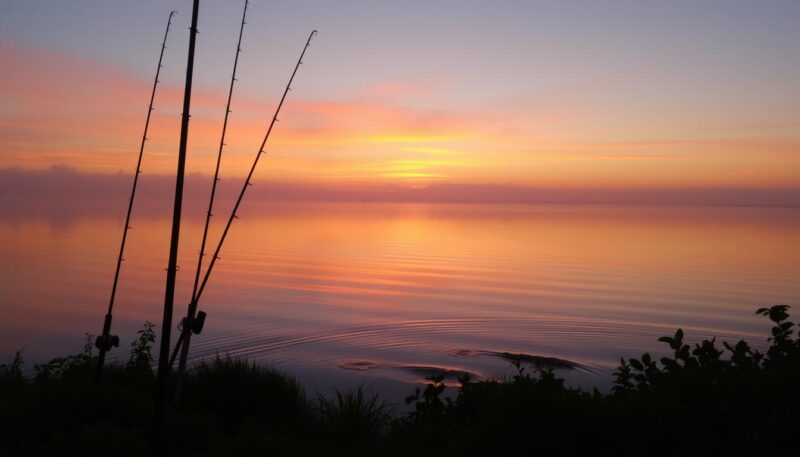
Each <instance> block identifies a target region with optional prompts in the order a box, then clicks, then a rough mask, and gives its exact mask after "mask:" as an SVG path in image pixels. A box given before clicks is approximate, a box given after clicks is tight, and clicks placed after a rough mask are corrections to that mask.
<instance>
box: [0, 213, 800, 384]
mask: <svg viewBox="0 0 800 457" xmlns="http://www.w3.org/2000/svg"><path fill="white" fill-rule="evenodd" d="M52 204H53V203H51V204H50V205H51V206H52ZM17 205H18V206H17V207H16V208H24V209H21V210H19V211H16V212H15V211H14V210H13V208H14V207H13V206H9V204H8V202H6V203H4V207H5V208H6V209H9V208H10V210H8V211H5V212H4V216H3V217H2V218H0V240H2V242H1V243H0V258H2V262H0V269H2V270H0V297H2V304H1V305H0V306H2V315H3V319H2V320H0V356H2V357H4V358H5V359H8V358H9V357H10V356H11V354H12V352H13V351H14V350H16V349H18V348H20V347H23V346H24V347H25V348H26V349H25V355H26V358H27V359H28V360H29V361H36V360H41V359H42V358H45V357H49V356H54V355H61V354H64V353H65V352H74V351H77V350H79V348H80V346H81V339H80V336H81V335H82V333H83V332H97V331H99V329H100V325H101V323H102V322H101V319H102V315H103V313H104V307H105V305H106V300H107V294H108V292H109V288H110V286H111V279H112V274H113V270H112V268H113V264H114V260H115V252H116V249H117V246H118V241H119V240H118V237H119V235H120V229H121V226H120V225H121V222H122V221H121V218H122V214H120V213H119V211H113V210H112V209H111V208H112V206H113V205H110V204H109V205H106V204H100V203H96V204H95V203H91V204H90V203H86V202H82V203H78V202H69V203H64V204H62V205H61V206H60V207H59V208H61V209H60V210H59V211H60V212H59V211H55V212H53V211H50V210H48V209H47V208H44V209H42V208H39V209H38V210H37V209H35V208H32V207H31V205H27V206H25V205H21V204H19V203H17ZM70 208H80V210H75V211H71V210H70ZM51 209H52V208H51ZM137 211H139V213H138V214H136V213H135V214H134V230H133V231H132V232H131V235H130V238H129V251H128V254H127V255H126V262H125V264H124V269H123V273H122V277H121V282H120V289H119V293H118V301H117V307H118V308H117V312H116V313H115V314H116V315H115V326H116V328H117V329H118V330H119V334H120V335H121V337H122V338H123V340H124V341H128V342H129V341H131V339H132V336H133V334H134V333H135V331H136V329H137V328H138V327H139V326H140V325H141V323H142V322H143V321H144V320H151V321H158V320H159V319H160V307H161V305H162V301H163V287H164V275H165V272H164V266H165V264H166V255H167V249H168V246H167V243H168V232H169V221H168V219H167V213H168V208H160V207H151V206H148V205H142V207H141V208H137ZM217 212H218V214H224V213H225V209H224V208H220V209H219V210H218V211H217ZM201 213H202V205H196V207H194V206H192V205H189V207H188V208H187V216H188V217H187V220H186V222H185V223H184V228H185V230H184V233H183V235H182V240H181V258H180V265H182V266H183V267H184V269H183V270H181V271H180V272H179V285H178V290H179V294H178V297H177V300H176V303H178V304H180V303H184V304H185V303H186V302H187V301H188V295H189V292H190V286H191V284H190V281H191V279H192V272H191V271H190V268H191V266H192V265H193V264H194V256H195V255H196V252H197V249H198V244H199V235H200V229H201V223H202V220H201V218H200V215H201ZM53 214H55V216H52V215H53ZM240 214H241V219H240V220H238V221H237V222H236V223H235V225H234V227H233V232H232V233H231V236H230V238H229V242H228V244H227V245H226V247H225V248H224V250H223V252H222V261H221V262H220V263H219V264H218V269H217V270H215V273H214V276H212V279H211V282H210V284H209V287H208V289H207V292H206V295H205V296H204V300H205V301H204V303H202V304H201V309H203V310H205V311H207V312H208V313H209V320H208V322H207V326H206V331H205V332H204V333H203V334H202V335H201V336H200V337H198V338H196V339H195V341H194V343H193V344H194V346H193V356H195V357H208V356H213V355H215V354H216V353H217V352H219V353H230V354H232V355H243V356H248V357H252V358H255V359H258V360H262V361H267V362H270V363H273V364H276V365H278V366H279V367H281V368H283V369H286V370H287V371H289V372H292V373H294V374H296V375H297V376H300V377H301V378H302V379H303V380H304V381H306V382H307V383H309V384H310V385H311V386H313V388H318V389H321V390H324V389H327V388H329V387H330V386H331V385H335V384H337V383H345V384H352V383H353V382H358V381H360V380H366V381H368V382H379V383H383V382H401V383H402V382H416V381H418V380H419V379H420V378H421V376H420V374H421V373H422V372H421V371H420V370H422V368H419V367H423V368H428V369H430V370H433V371H435V370H445V372H448V373H451V372H457V371H459V370H461V371H469V372H471V373H474V374H475V375H476V376H483V377H488V376H496V375H501V374H503V373H507V371H506V370H507V367H508V361H507V360H505V359H503V357H454V356H453V355H452V350H453V348H459V349H469V350H471V351H475V352H476V353H481V354H491V353H495V354H503V353H517V354H529V355H531V356H536V357H556V358H558V359H562V360H565V361H569V362H570V363H575V364H580V366H586V367H589V368H591V370H565V373H564V375H565V376H567V377H568V379H571V380H572V381H573V382H576V383H580V384H591V385H601V386H603V385H605V384H606V383H607V379H606V378H605V375H603V374H598V373H605V372H607V371H608V370H609V369H610V368H611V367H612V366H613V365H614V364H615V363H616V361H617V360H618V357H619V356H621V355H632V354H639V353H641V351H644V350H650V351H655V352H658V351H659V350H660V347H659V345H658V344H657V343H656V342H655V339H656V338H657V337H658V336H661V335H663V334H666V333H671V331H672V330H674V328H675V327H677V326H682V327H683V328H684V329H685V330H687V333H688V336H689V338H690V339H700V338H703V337H707V336H710V335H717V336H720V337H724V338H728V339H733V338H739V337H749V338H755V341H757V340H758V339H760V338H762V336H761V335H763V334H764V332H765V330H766V327H767V325H766V324H765V323H764V322H762V320H760V319H756V318H754V317H753V315H752V313H753V311H754V310H755V309H756V308H757V307H760V306H769V305H773V304H778V303H785V304H790V305H791V304H796V303H797V297H798V296H799V294H798V292H800V285H798V284H800V283H798V279H799V278H798V275H797V270H798V266H800V230H798V229H800V210H798V209H792V208H677V207H618V206H577V205H572V206H570V205H435V204H433V205H411V204H408V205H406V204H386V205H380V204H345V203H329V204H311V203H308V204H297V203H292V204H281V203H270V204H261V205H258V204H250V205H245V208H244V210H243V211H241V213H240ZM51 216H52V217H51ZM217 222H220V221H217ZM219 228H220V227H216V230H215V229H212V233H211V239H216V238H218V236H219V231H218V230H219ZM181 309H183V308H182V306H181V307H180V308H179V309H178V310H177V311H180V310H181ZM176 314H180V312H177V313H176ZM123 346H125V343H123ZM448 351H451V352H448ZM124 352H125V351H124V350H116V351H115V353H116V356H117V357H123V356H124ZM354 361H355V362H359V361H370V362H371V363H374V364H376V365H377V366H380V367H382V368H380V369H357V370H355V369H343V368H353V367H358V368H363V366H362V365H359V364H358V363H356V364H355V365H353V363H354ZM387 367H388V369H387ZM399 367H417V368H415V369H402V368H399ZM430 370H429V371H430ZM570 371H572V372H570ZM387 380H388V381H387ZM406 393H407V391H406Z"/></svg>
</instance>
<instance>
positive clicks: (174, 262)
mask: <svg viewBox="0 0 800 457" xmlns="http://www.w3.org/2000/svg"><path fill="white" fill-rule="evenodd" d="M199 9H200V0H194V1H193V4H192V25H191V26H190V27H189V56H188V59H187V63H186V85H185V87H184V90H183V114H182V115H181V138H180V144H179V147H178V170H177V174H176V177H175V203H174V206H173V212H172V235H171V238H170V245H169V261H168V264H167V285H166V290H165V293H164V318H163V320H162V322H161V347H160V351H159V358H158V378H157V380H156V392H155V407H154V411H153V413H154V414H153V416H154V417H153V445H154V448H155V449H158V447H159V446H160V444H161V426H162V421H163V412H164V395H165V393H166V387H167V378H168V377H169V369H170V365H169V363H168V362H169V360H168V359H169V346H170V341H169V340H170V331H171V330H172V307H173V304H174V301H175V278H176V276H177V272H178V241H179V238H180V232H181V207H182V204H183V178H184V174H185V171H186V144H187V141H188V138H189V116H190V114H189V113H190V105H191V100H192V74H193V72H194V49H195V43H196V41H197V15H198V10H199Z"/></svg>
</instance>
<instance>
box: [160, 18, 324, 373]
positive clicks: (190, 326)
mask: <svg viewBox="0 0 800 457" xmlns="http://www.w3.org/2000/svg"><path fill="white" fill-rule="evenodd" d="M316 34H317V31H316V30H314V31H312V32H311V34H310V35H309V36H308V41H306V45H305V47H303V52H301V53H300V58H299V59H297V64H296V65H295V66H294V71H292V76H291V77H289V82H288V83H287V84H286V89H284V91H283V95H282V96H281V100H280V102H278V107H277V108H276V109H275V114H274V115H273V116H272V121H271V122H270V124H269V128H268V129H267V133H266V134H265V135H264V140H263V141H262V142H261V147H259V149H258V153H257V154H256V157H255V159H254V160H253V165H252V166H251V167H250V172H249V173H248V174H247V178H246V179H245V180H244V184H243V185H242V189H241V191H239V197H238V198H237V199H236V204H234V206H233V210H232V211H231V214H230V217H228V222H227V223H226V224H225V229H224V230H223V231H222V236H221V237H220V239H219V243H217V247H216V249H215V250H214V254H213V256H212V257H211V261H210V262H209V264H208V268H207V269H206V274H205V276H204V277H203V281H202V282H201V283H200V287H199V289H198V290H197V294H195V296H194V298H193V299H192V301H191V303H189V309H188V312H187V314H186V315H187V316H193V315H194V314H195V313H196V312H197V304H198V303H199V301H200V297H201V296H202V295H203V291H204V290H205V288H206V284H208V278H209V277H210V276H211V271H212V270H213V269H214V265H216V263H217V260H219V258H220V257H219V253H220V251H221V250H222V245H223V244H224V243H225V238H227V236H228V232H229V231H230V228H231V224H233V220H234V219H238V216H237V215H236V211H238V209H239V205H240V204H241V203H242V199H243V198H244V194H245V192H247V188H248V187H250V186H252V183H251V182H250V180H251V179H252V178H253V172H255V170H256V166H257V165H258V161H259V159H261V156H262V155H263V154H264V153H265V152H266V151H264V147H265V146H266V144H267V140H268V139H269V136H270V134H271V133H272V129H273V127H275V123H276V122H278V115H279V114H280V112H281V107H282V106H283V102H284V101H285V100H286V95H287V94H288V93H289V91H290V90H291V86H292V81H294V77H295V75H296V74H297V69H298V68H300V65H301V64H302V63H303V57H304V56H305V54H306V50H308V47H309V45H311V39H312V38H313V37H314V35H316ZM203 316H204V315H203ZM199 326H200V327H202V323H201V324H200V325H199ZM195 330H198V328H197V326H195V323H194V322H192V321H191V320H187V321H186V322H185V323H184V325H183V326H182V331H181V334H180V336H179V337H178V341H177V342H176V343H175V349H174V350H173V352H172V357H171V358H170V361H169V366H172V364H173V363H175V357H176V356H177V354H178V351H179V350H182V351H186V352H187V354H188V351H189V339H188V338H187V336H188V334H189V333H190V332H195ZM195 333H199V331H196V332H195ZM182 347H183V348H185V349H181V348H182Z"/></svg>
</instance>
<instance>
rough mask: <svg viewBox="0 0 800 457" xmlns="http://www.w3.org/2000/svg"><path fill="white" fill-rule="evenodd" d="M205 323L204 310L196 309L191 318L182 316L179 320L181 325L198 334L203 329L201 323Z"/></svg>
mask: <svg viewBox="0 0 800 457" xmlns="http://www.w3.org/2000/svg"><path fill="white" fill-rule="evenodd" d="M205 323H206V313H205V311H198V312H197V315H196V316H195V317H193V318H189V317H184V318H183V321H182V322H181V327H182V328H184V329H187V330H189V331H191V332H192V333H194V334H195V335H199V334H200V332H202V331H203V325H205Z"/></svg>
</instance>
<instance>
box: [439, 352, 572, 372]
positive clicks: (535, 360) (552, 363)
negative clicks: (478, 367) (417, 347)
mask: <svg viewBox="0 0 800 457" xmlns="http://www.w3.org/2000/svg"><path fill="white" fill-rule="evenodd" d="M447 354H448V355H450V356H453V357H476V356H479V355H489V356H493V357H500V358H503V359H505V360H508V361H509V362H512V361H515V360H518V361H520V362H521V363H523V364H528V365H535V366H537V367H548V368H554V369H555V368H560V369H567V370H572V369H575V368H578V369H585V368H586V367H584V366H583V365H581V364H579V363H576V362H573V361H571V360H566V359H559V358H557V357H546V356H542V355H534V354H525V353H517V352H505V351H475V350H472V349H448V350H447Z"/></svg>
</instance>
